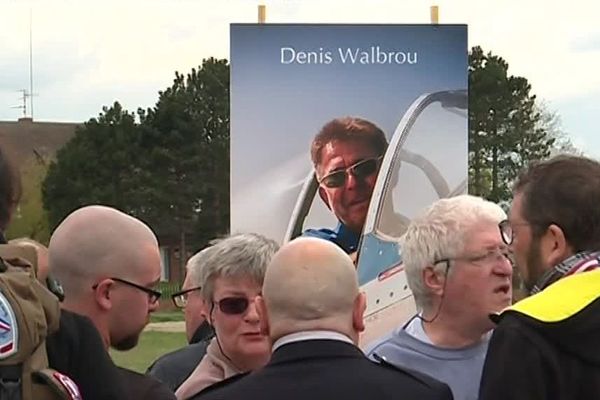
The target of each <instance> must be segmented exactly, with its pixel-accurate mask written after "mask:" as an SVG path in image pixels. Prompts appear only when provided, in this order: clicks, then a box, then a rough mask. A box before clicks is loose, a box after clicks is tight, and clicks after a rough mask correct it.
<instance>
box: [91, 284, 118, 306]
mask: <svg viewBox="0 0 600 400" xmlns="http://www.w3.org/2000/svg"><path fill="white" fill-rule="evenodd" d="M114 284H115V282H114V281H113V280H112V279H103V280H101V281H100V282H98V283H97V284H96V285H94V300H95V301H96V304H97V305H98V307H99V308H100V309H102V310H104V311H108V310H110V309H111V308H112V307H113V303H112V301H113V298H112V295H111V291H112V289H113V287H114Z"/></svg>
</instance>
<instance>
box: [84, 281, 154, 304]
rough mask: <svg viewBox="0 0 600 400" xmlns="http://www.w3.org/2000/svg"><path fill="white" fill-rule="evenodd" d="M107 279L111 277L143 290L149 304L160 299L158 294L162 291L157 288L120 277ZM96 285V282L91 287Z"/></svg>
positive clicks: (93, 287)
mask: <svg viewBox="0 0 600 400" xmlns="http://www.w3.org/2000/svg"><path fill="white" fill-rule="evenodd" d="M109 279H112V280H113V281H115V282H120V283H123V284H125V285H127V286H131V287H133V288H136V289H138V290H141V291H142V292H145V293H146V294H147V295H148V301H149V302H150V304H154V303H156V302H157V301H158V299H160V296H161V295H162V293H161V292H159V291H158V290H154V289H150V288H147V287H145V286H142V285H138V284H137V283H133V282H130V281H127V280H125V279H121V278H109ZM97 287H98V284H97V283H96V284H95V285H94V286H92V289H96V288H97Z"/></svg>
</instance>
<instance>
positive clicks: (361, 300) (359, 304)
mask: <svg viewBox="0 0 600 400" xmlns="http://www.w3.org/2000/svg"><path fill="white" fill-rule="evenodd" d="M366 310H367V295H366V294H365V293H363V292H360V293H359V294H358V295H357V296H356V298H355V299H354V307H353V309H352V326H353V327H354V329H355V330H356V331H357V332H363V331H364V330H365V319H364V317H365V311H366Z"/></svg>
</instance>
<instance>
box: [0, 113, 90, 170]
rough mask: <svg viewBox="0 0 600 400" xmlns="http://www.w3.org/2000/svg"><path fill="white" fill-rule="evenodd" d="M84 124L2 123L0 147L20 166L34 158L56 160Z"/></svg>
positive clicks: (27, 119) (29, 121)
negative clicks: (56, 155)
mask: <svg viewBox="0 0 600 400" xmlns="http://www.w3.org/2000/svg"><path fill="white" fill-rule="evenodd" d="M81 125H83V124H82V123H69V122H37V121H35V122H34V121H33V120H32V119H31V118H20V119H19V120H18V121H0V146H1V147H2V149H4V150H5V151H6V152H7V153H8V154H9V155H10V156H11V157H12V158H13V159H14V160H15V162H16V163H18V164H19V165H22V164H23V163H24V162H25V161H26V160H28V159H30V158H33V157H43V158H44V159H48V158H54V156H55V154H56V151H57V150H58V149H60V148H61V147H62V146H63V145H64V144H65V143H67V142H68V141H69V139H71V138H72V137H73V136H74V135H75V129H76V128H77V127H78V126H81Z"/></svg>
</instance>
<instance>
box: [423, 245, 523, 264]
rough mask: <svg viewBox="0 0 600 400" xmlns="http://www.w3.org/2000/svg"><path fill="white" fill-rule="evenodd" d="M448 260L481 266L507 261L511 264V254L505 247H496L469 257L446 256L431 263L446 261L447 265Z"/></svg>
mask: <svg viewBox="0 0 600 400" xmlns="http://www.w3.org/2000/svg"><path fill="white" fill-rule="evenodd" d="M450 261H466V262H468V263H470V264H473V265H476V266H478V267H483V266H486V265H492V264H494V263H495V262H500V261H502V262H505V261H508V262H510V263H511V264H512V255H511V253H510V251H509V250H508V249H507V248H496V249H494V250H488V251H487V252H485V253H483V254H479V255H474V256H469V257H446V258H441V259H439V260H436V261H434V262H433V264H434V265H435V264H439V263H443V262H445V263H447V264H448V265H449V263H450Z"/></svg>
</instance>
